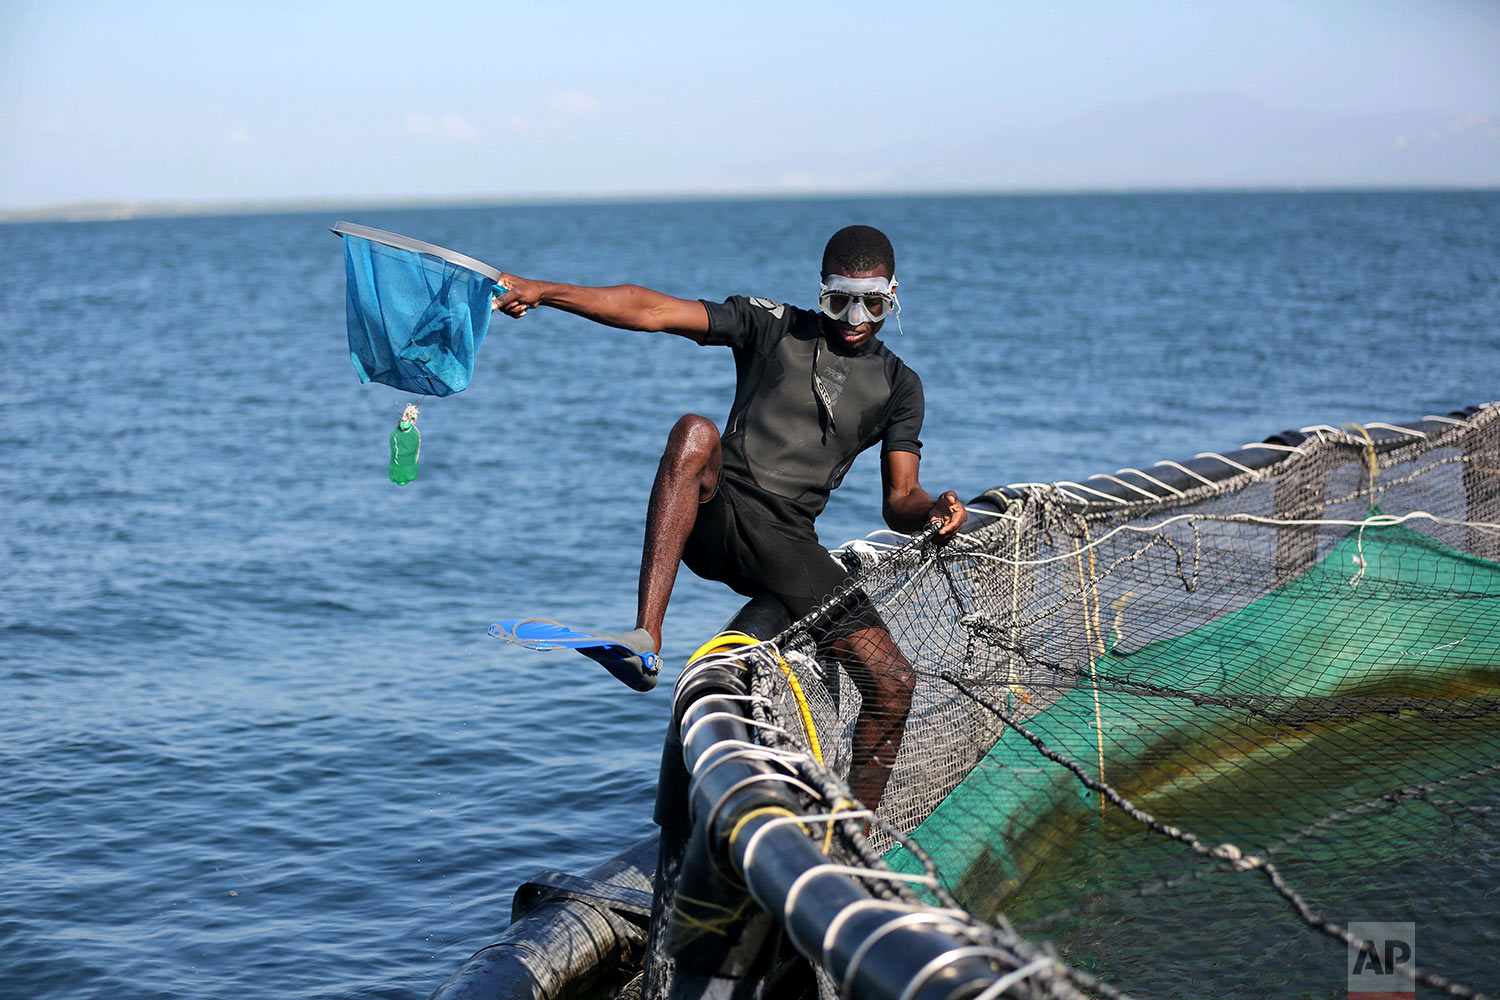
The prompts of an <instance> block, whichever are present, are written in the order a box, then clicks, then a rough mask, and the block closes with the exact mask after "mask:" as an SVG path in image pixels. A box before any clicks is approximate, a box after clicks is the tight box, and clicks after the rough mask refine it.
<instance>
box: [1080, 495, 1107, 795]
mask: <svg viewBox="0 0 1500 1000" xmlns="http://www.w3.org/2000/svg"><path fill="white" fill-rule="evenodd" d="M1078 522H1079V524H1080V525H1081V526H1082V528H1083V537H1082V538H1081V539H1078V540H1076V541H1075V543H1074V544H1076V545H1077V547H1078V586H1079V596H1080V597H1081V598H1082V599H1083V638H1084V643H1085V646H1086V648H1087V649H1088V657H1089V679H1090V680H1092V681H1093V688H1094V733H1095V735H1096V742H1097V743H1098V747H1099V783H1100V784H1104V783H1105V782H1104V714H1103V712H1102V711H1101V710H1100V708H1099V677H1098V675H1097V674H1096V673H1095V672H1094V640H1095V637H1096V636H1097V637H1098V641H1099V655H1100V656H1103V655H1104V653H1105V648H1104V635H1103V633H1102V631H1101V630H1100V628H1099V618H1098V612H1097V609H1098V606H1099V592H1098V589H1097V587H1096V585H1095V582H1094V575H1095V572H1096V570H1097V565H1096V564H1095V562H1094V546H1093V543H1092V541H1090V540H1089V524H1088V522H1087V521H1085V520H1084V519H1083V518H1081V517H1080V518H1079V519H1078ZM1085 542H1088V543H1089V544H1088V552H1089V571H1088V577H1087V579H1085V577H1084V573H1083V550H1084V543H1085ZM1091 591H1092V592H1093V595H1094V608H1093V610H1091V609H1090V607H1089V593H1090V592H1091ZM1104 809H1105V799H1104V796H1103V795H1101V796H1099V815H1101V816H1103V815H1104Z"/></svg>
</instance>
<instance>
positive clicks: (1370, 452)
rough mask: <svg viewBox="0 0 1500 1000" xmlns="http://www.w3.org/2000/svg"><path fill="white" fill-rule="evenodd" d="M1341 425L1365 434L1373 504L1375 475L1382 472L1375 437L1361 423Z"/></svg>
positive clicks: (1346, 428) (1372, 501) (1366, 457)
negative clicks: (1376, 454) (1377, 456)
mask: <svg viewBox="0 0 1500 1000" xmlns="http://www.w3.org/2000/svg"><path fill="white" fill-rule="evenodd" d="M1340 426H1341V427H1343V428H1344V429H1345V430H1350V429H1353V430H1356V431H1359V432H1360V434H1362V435H1364V439H1365V459H1366V464H1367V465H1368V466H1369V467H1370V502H1371V503H1372V504H1373V503H1374V502H1375V476H1376V475H1377V474H1379V472H1380V461H1379V459H1377V458H1376V457H1375V439H1374V438H1372V437H1370V432H1369V431H1367V430H1365V429H1364V427H1363V426H1362V425H1361V424H1354V423H1349V424H1341V425H1340Z"/></svg>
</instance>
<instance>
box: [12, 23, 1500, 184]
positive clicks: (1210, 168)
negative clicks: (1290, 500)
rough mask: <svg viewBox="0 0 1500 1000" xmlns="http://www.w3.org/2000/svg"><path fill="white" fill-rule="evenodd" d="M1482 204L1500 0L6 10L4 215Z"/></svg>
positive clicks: (1497, 120)
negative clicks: (1417, 199)
mask: <svg viewBox="0 0 1500 1000" xmlns="http://www.w3.org/2000/svg"><path fill="white" fill-rule="evenodd" d="M1299 185H1301V186H1308V187H1346V186H1359V187H1369V186H1376V187H1408V186H1465V187H1472V186H1482V187H1496V186H1500V0H1426V2H1395V0H1358V2H1355V0H1347V2H1345V0H1302V2H1298V3H1285V2H1280V0H1236V2H1228V0H1222V2H1220V0H1199V2H1172V0H1163V2H1149V0H1140V2H1129V3H1126V2H1120V3H1107V2H1102V0H1093V2H1088V0H1050V2H1041V0H1037V2H1031V3H1010V2H990V3H982V2H967V3H960V2H948V3H945V2H923V3H915V2H911V3H905V4H896V3H885V2H872V3H857V2H855V0H846V2H844V3H841V4H832V3H827V4H824V3H813V2H805V3H781V2H763V3H756V4H750V3H743V4H741V3H715V2H712V0H697V2H691V3H668V2H663V3H652V2H648V0H640V2H637V3H633V4H609V3H588V2H568V0H550V2H542V3H535V2H533V3H528V4H525V5H520V4H509V3H501V2H490V3H485V2H470V0H445V2H443V3H427V4H422V3H412V2H404V3H391V2H385V0H362V2H352V0H332V2H317V0H302V2H294V3H285V2H281V0H262V2H257V3H253V4H252V3H155V2H150V0H139V2H132V3H124V2H119V3H114V2H102V0H101V2H87V0H35V2H32V0H0V211H3V210H20V209H34V208H40V207H45V206H53V205H63V204H76V203H82V202H100V201H103V202H169V203H236V202H238V203H245V202H288V201H292V202H294V201H300V200H319V201H353V200H376V201H401V200H407V199H421V200H436V201H444V200H452V201H462V200H471V199H484V200H505V199H512V198H525V199H530V198H544V199H545V198H572V197H608V196H617V195H619V196H631V197H656V196H694V195H717V194H756V195H763V194H770V195H774V194H800V193H828V192H848V193H855V192H877V193H878V192H911V191H1011V190H1015V191H1025V190H1093V189H1108V190H1115V189H1156V188H1201V187H1208V188H1222V187H1295V186H1299Z"/></svg>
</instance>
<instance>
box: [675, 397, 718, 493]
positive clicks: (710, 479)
mask: <svg viewBox="0 0 1500 1000" xmlns="http://www.w3.org/2000/svg"><path fill="white" fill-rule="evenodd" d="M721 456H722V453H721V451H720V445H719V428H718V426H717V425H716V424H715V423H714V422H713V421H712V420H709V419H708V418H707V417H700V416H698V415H697V414H696V413H689V414H687V415H686V416H684V417H681V418H679V419H678V421H677V423H676V424H674V425H673V426H672V433H671V434H669V435H668V436H667V450H666V451H665V452H664V453H663V454H662V465H663V467H664V468H670V469H671V470H672V471H674V472H677V473H681V474H686V475H690V476H693V477H694V478H696V479H697V480H698V482H699V486H700V489H701V490H706V492H707V495H708V496H712V495H713V491H714V487H715V486H717V485H718V482H719V467H720V464H721V462H722V461H723V459H722V457H721ZM702 499H707V497H703V498H702Z"/></svg>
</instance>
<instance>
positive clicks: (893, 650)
mask: <svg viewBox="0 0 1500 1000" xmlns="http://www.w3.org/2000/svg"><path fill="white" fill-rule="evenodd" d="M833 655H834V656H836V657H838V659H839V662H841V663H842V664H843V665H844V668H845V669H846V670H848V671H849V676H850V677H851V678H852V679H853V681H854V686H855V687H856V688H858V689H859V694H860V699H861V704H860V709H859V718H858V719H857V720H856V721H855V723H854V754H853V762H852V765H851V766H850V768H849V788H850V790H851V791H852V792H854V796H855V798H857V799H859V801H860V802H862V803H864V804H865V805H866V806H867V807H868V808H870V809H874V808H875V807H876V806H877V805H879V804H880V797H881V796H882V795H883V794H884V793H885V786H886V782H888V781H889V780H890V777H891V768H892V767H894V766H895V763H896V753H897V751H898V750H900V749H901V737H902V736H903V735H904V734H905V732H906V717H907V714H908V713H909V712H910V711H911V697H912V692H913V691H914V690H915V689H916V685H917V675H916V671H915V670H913V669H912V666H911V664H910V663H909V662H907V659H906V657H905V656H903V655H902V653H901V650H900V648H899V647H897V645H896V641H895V640H894V639H892V638H891V634H890V633H889V632H887V631H886V630H885V629H883V628H866V629H860V630H859V631H858V632H852V633H850V634H849V635H847V636H845V637H844V638H842V639H840V640H838V641H837V642H836V643H834V644H833Z"/></svg>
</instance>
